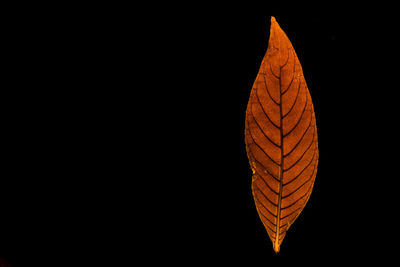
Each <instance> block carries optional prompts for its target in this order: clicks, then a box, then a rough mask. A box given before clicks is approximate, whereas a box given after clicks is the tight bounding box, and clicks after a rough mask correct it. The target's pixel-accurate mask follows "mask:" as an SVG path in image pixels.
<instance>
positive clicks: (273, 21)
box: [271, 16, 277, 24]
mask: <svg viewBox="0 0 400 267" xmlns="http://www.w3.org/2000/svg"><path fill="white" fill-rule="evenodd" d="M272 23H277V22H276V19H275V17H274V16H271V24H272Z"/></svg>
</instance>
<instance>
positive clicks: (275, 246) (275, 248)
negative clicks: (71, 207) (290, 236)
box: [274, 243, 280, 254]
mask: <svg viewBox="0 0 400 267" xmlns="http://www.w3.org/2000/svg"><path fill="white" fill-rule="evenodd" d="M279 250H280V245H279V244H275V243H274V251H275V254H278V252H279Z"/></svg>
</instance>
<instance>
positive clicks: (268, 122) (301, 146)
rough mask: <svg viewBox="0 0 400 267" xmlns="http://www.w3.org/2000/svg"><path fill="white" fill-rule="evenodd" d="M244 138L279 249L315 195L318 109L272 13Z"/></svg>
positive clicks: (262, 209) (259, 203) (258, 199)
mask: <svg viewBox="0 0 400 267" xmlns="http://www.w3.org/2000/svg"><path fill="white" fill-rule="evenodd" d="M245 141H246V150H247V156H248V158H249V162H250V166H251V168H252V170H253V177H252V191H253V197H254V201H255V204H256V208H257V211H258V214H259V216H260V219H261V221H262V223H263V224H264V226H265V228H266V230H267V232H268V235H269V237H270V239H271V241H272V244H273V248H274V250H275V252H279V249H280V245H281V244H282V241H283V239H284V238H285V235H286V232H287V230H288V229H289V227H290V226H291V225H292V224H293V222H294V221H295V220H296V219H297V217H298V216H299V214H300V213H301V211H302V210H303V208H304V207H305V205H306V203H307V201H308V199H309V197H310V195H311V192H312V189H313V185H314V181H315V177H316V173H317V165H318V155H319V152H318V140H317V128H316V122H315V114H314V108H313V104H312V100H311V96H310V93H309V91H308V88H307V84H306V81H305V79H304V76H303V71H302V67H301V65H300V62H299V59H298V58H297V55H296V52H295V51H294V49H293V46H292V44H291V43H290V41H289V39H288V37H287V36H286V34H285V33H284V32H283V30H282V29H281V28H280V26H279V25H278V23H277V22H276V20H275V18H274V17H271V30H270V39H269V43H268V49H267V52H266V54H265V57H264V59H263V61H262V64H261V67H260V70H259V72H258V75H257V78H256V80H255V82H254V85H253V88H252V90H251V94H250V99H249V102H248V106H247V111H246V129H245Z"/></svg>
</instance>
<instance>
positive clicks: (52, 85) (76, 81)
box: [0, 10, 399, 266]
mask: <svg viewBox="0 0 400 267" xmlns="http://www.w3.org/2000/svg"><path fill="white" fill-rule="evenodd" d="M91 14H92V13H91ZM99 14H100V13H99ZM107 14H108V13H107ZM116 14H117V16H116ZM118 14H119V13H118V12H116V13H115V14H110V15H109V16H108V15H104V14H103V13H101V16H99V17H96V19H92V18H91V17H89V16H88V19H82V21H79V23H77V25H74V24H67V25H65V24H62V23H60V24H57V26H55V27H54V28H46V27H44V28H41V27H32V28H30V27H28V26H26V25H27V24H24V25H22V27H21V28H22V29H24V30H25V33H26V35H23V37H24V38H25V40H24V41H29V42H28V43H30V44H32V45H31V46H28V47H29V48H30V50H29V51H26V50H25V49H23V48H24V46H23V45H22V48H20V47H17V48H16V49H17V51H18V53H20V58H18V59H19V60H20V61H18V62H25V61H26V62H28V63H29V64H32V65H29V64H27V65H25V64H21V65H22V66H23V67H25V68H27V69H28V71H27V73H25V72H22V71H21V73H24V75H16V76H15V77H13V78H14V80H13V82H14V83H13V86H10V87H9V88H10V90H7V91H6V93H5V97H4V98H3V99H4V105H3V106H2V108H3V111H4V112H3V114H4V120H5V121H4V125H5V126H4V129H5V130H4V131H5V134H6V136H7V137H6V138H5V139H4V140H5V143H4V144H5V150H4V151H5V152H4V158H5V160H4V161H3V178H2V179H1V190H3V191H4V192H3V193H2V194H1V207H2V219H1V233H0V238H1V242H0V245H1V247H0V257H2V258H5V259H8V260H9V261H10V262H12V263H13V262H15V265H16V266H32V264H33V263H41V264H44V263H50V265H52V264H53V266H59V264H61V263H65V262H73V264H79V263H83V261H79V260H78V258H80V257H81V256H84V257H85V258H86V261H85V264H86V266H88V264H90V262H94V261H96V262H100V263H101V262H103V263H104V262H107V263H111V264H115V261H122V262H123V263H124V264H126V263H134V262H135V260H136V259H137V258H136V257H138V256H142V257H144V259H145V260H147V262H152V261H155V262H156V261H158V260H161V261H164V262H169V261H171V262H182V263H186V264H188V265H193V263H198V262H200V263H204V264H214V263H216V264H224V265H227V264H233V263H235V264H237V263H242V264H246V266H247V265H249V266H252V265H255V264H269V263H286V262H292V261H293V260H295V261H298V262H301V263H303V262H304V263H309V262H312V261H317V259H321V258H322V259H323V264H326V263H327V262H328V263H330V262H335V261H337V262H344V261H346V262H348V261H349V260H350V261H354V262H358V261H359V260H360V259H361V258H364V259H365V258H367V259H380V260H383V259H386V260H391V257H390V256H393V255H395V254H393V252H395V251H396V250H397V247H398V246H397V245H396V243H394V244H393V240H396V239H397V237H398V234H397V232H396V231H397V230H396V225H397V223H396V215H397V214H396V213H397V203H398V199H397V193H396V186H397V177H396V167H397V164H396V163H397V162H396V161H397V152H396V151H397V147H398V142H397V131H398V130H397V122H398V118H397V104H396V102H397V95H396V93H397V90H398V88H397V87H398V86H397V84H398V78H397V77H398V69H399V67H398V66H397V65H398V64H397V62H398V59H399V57H398V53H397V51H396V47H397V44H398V41H397V40H396V33H397V29H396V25H397V24H396V21H395V20H396V17H391V16H389V15H384V14H383V13H382V14H381V15H380V16H378V15H376V14H375V15H368V14H366V13H363V14H364V15H360V14H358V15H354V14H343V13H341V12H337V13H335V12H331V13H330V14H328V13H326V12H318V13H312V14H308V15H305V14H301V15H300V14H297V15H289V14H285V13H284V12H277V11H268V10H265V11H263V12H262V13H258V15H257V14H256V13H251V14H249V13H247V14H244V12H243V13H240V12H239V13H237V14H232V13H229V12H225V13H224V12H222V13H219V12H209V11H204V12H198V13H196V14H194V13H191V12H187V13H185V12H182V13H180V12H177V13H164V14H162V15H160V16H158V14H157V15H156V14H151V15H149V16H145V17H144V18H142V19H139V20H137V21H136V20H132V19H131V18H132V17H135V16H133V15H132V14H127V15H118ZM267 14H274V16H275V17H276V19H277V21H278V23H279V24H280V26H281V28H282V29H283V30H284V31H285V32H286V34H287V35H288V37H289V39H290V40H291V42H292V44H293V46H294V48H295V51H296V53H297V55H298V57H299V60H300V62H301V64H302V67H303V71H304V76H305V79H306V82H307V85H308V88H309V90H310V93H311V96H312V99H313V103H314V108H315V113H316V119H317V127H318V138H319V150H320V160H319V167H318V173H317V178H316V182H315V186H314V190H313V193H312V195H311V198H310V200H309V202H308V204H307V206H306V207H305V209H304V210H303V212H302V213H301V215H300V216H299V217H298V219H297V220H296V222H295V223H294V224H293V226H292V227H291V229H290V230H289V232H288V233H287V235H286V237H285V240H284V242H283V244H282V246H281V252H280V253H278V254H277V255H276V254H275V252H274V251H273V249H272V243H271V241H270V240H269V237H268V235H267V233H266V231H265V230H264V228H263V225H262V223H261V221H260V220H259V218H258V214H257V211H256V209H255V206H254V202H253V199H252V193H251V170H250V167H249V164H248V160H247V157H246V151H245V144H244V119H245V111H246V106H247V101H248V98H249V94H250V90H251V88H252V85H253V82H254V80H255V77H256V75H257V72H258V69H259V66H260V64H261V61H262V58H263V57H264V55H265V52H266V49H267V46H268V38H269V28H270V16H269V15H267ZM83 17H85V16H83ZM75 19H77V18H75ZM49 21H53V19H51V20H49ZM49 21H45V23H44V25H49V23H47V22H49ZM82 25H85V27H83V26H82ZM38 28H40V29H42V31H43V32H42V34H43V35H41V34H40V31H38ZM71 28H72V30H71ZM43 29H44V30H43ZM15 32H16V31H15ZM57 33H58V34H59V35H57ZM26 36H28V37H26ZM48 36H50V37H51V38H50V39H51V41H52V45H49V43H48V42H45V41H44V40H47V39H46V38H48ZM54 37H55V38H54ZM17 43H19V42H17ZM21 43H22V44H25V43H27V42H21ZM42 43H45V44H47V46H44V47H43V46H42V45H41V44H42ZM33 44H39V45H38V47H36V46H34V45H33ZM10 51H11V50H10ZM32 51H33V52H34V53H33V52H32ZM36 51H40V52H41V53H36ZM10 54H12V55H15V53H10ZM32 55H40V57H35V56H32ZM31 57H32V58H33V59H32V58H31ZM46 57H48V58H46ZM43 58H44V59H43ZM35 62H40V63H41V64H43V65H44V66H36V64H33V63H35ZM39 65H40V64H39ZM19 67H20V66H19ZM39 67H40V68H39ZM38 68H39V69H38ZM37 70H38V71H37ZM43 70H45V71H43ZM24 71H25V70H24ZM36 71H37V72H36ZM30 88H45V89H43V90H37V91H32V90H29V89H30ZM143 250H145V252H146V253H144V252H143ZM106 258H111V261H108V260H106ZM17 264H19V265H17Z"/></svg>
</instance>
